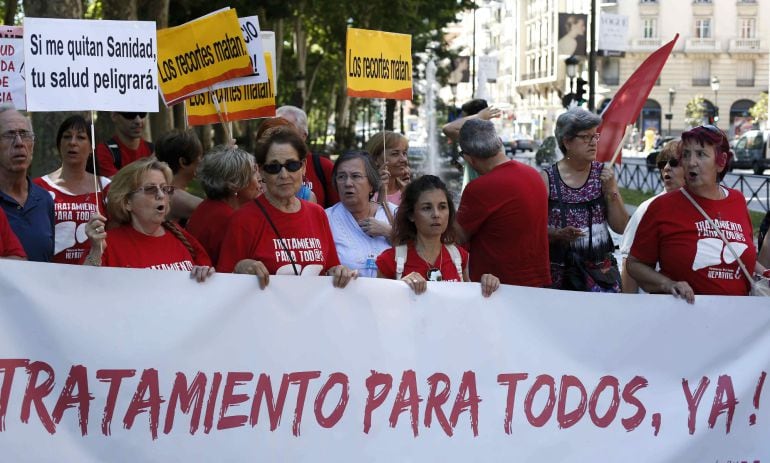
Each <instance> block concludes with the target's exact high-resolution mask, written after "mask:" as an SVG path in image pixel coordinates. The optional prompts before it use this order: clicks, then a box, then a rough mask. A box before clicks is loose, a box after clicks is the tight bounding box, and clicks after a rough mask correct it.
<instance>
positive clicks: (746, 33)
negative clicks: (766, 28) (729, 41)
mask: <svg viewBox="0 0 770 463" xmlns="http://www.w3.org/2000/svg"><path fill="white" fill-rule="evenodd" d="M738 21H739V22H738V24H739V30H738V36H739V37H740V38H742V39H754V38H756V37H757V20H756V18H740V19H739V20H738Z"/></svg>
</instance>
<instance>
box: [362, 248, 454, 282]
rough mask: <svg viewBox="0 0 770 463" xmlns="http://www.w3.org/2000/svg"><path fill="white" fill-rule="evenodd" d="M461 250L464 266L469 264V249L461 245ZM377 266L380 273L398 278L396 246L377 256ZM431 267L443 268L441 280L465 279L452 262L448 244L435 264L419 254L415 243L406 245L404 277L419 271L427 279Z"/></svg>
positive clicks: (386, 276)
mask: <svg viewBox="0 0 770 463" xmlns="http://www.w3.org/2000/svg"><path fill="white" fill-rule="evenodd" d="M457 250H458V251H460V258H461V260H462V268H466V267H467V266H468V251H466V250H465V249H463V248H461V247H459V246H458V247H457ZM377 268H378V269H379V271H380V274H381V275H382V276H384V277H385V278H390V279H394V278H396V248H389V249H386V250H384V251H382V253H381V254H380V255H379V257H377ZM431 268H437V269H439V270H441V281H463V276H462V275H458V274H457V267H455V263H454V262H452V255H451V254H449V251H447V249H446V246H444V247H443V249H442V250H441V252H440V253H439V255H438V257H436V261H435V262H433V265H428V263H427V262H425V259H423V258H422V257H420V255H419V254H417V250H416V249H415V247H414V243H409V244H407V247H406V261H405V262H404V272H403V273H402V274H401V276H402V277H404V276H406V275H409V274H410V273H412V272H417V273H419V274H420V275H422V276H423V277H425V278H426V279H427V278H428V270H430V269H431Z"/></svg>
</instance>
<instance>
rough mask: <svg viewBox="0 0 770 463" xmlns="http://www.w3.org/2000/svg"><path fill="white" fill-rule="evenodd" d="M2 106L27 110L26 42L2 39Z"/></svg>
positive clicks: (0, 77) (0, 81)
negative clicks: (8, 105)
mask: <svg viewBox="0 0 770 463" xmlns="http://www.w3.org/2000/svg"><path fill="white" fill-rule="evenodd" d="M0 104H11V105H13V107H14V108H16V109H19V110H25V109H27V99H26V97H25V95H24V41H23V40H22V39H20V38H0Z"/></svg>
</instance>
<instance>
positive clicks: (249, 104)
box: [184, 31, 278, 125]
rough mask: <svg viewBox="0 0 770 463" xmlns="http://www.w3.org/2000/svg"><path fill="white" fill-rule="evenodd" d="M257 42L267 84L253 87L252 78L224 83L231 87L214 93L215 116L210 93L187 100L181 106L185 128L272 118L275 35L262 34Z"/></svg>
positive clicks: (273, 112)
mask: <svg viewBox="0 0 770 463" xmlns="http://www.w3.org/2000/svg"><path fill="white" fill-rule="evenodd" d="M261 41H262V42H263V44H262V45H263V47H262V48H263V49H264V50H267V51H265V52H264V56H263V61H264V62H265V63H266V65H265V66H264V67H263V69H266V70H267V77H268V80H267V81H266V82H264V83H256V82H254V81H253V79H254V77H253V76H250V77H239V78H237V79H232V80H228V81H227V82H225V83H229V84H231V85H232V86H230V87H222V88H217V89H215V90H214V95H216V98H217V101H218V102H219V114H218V113H217V107H216V105H215V104H214V98H213V96H212V94H211V92H202V93H199V94H196V95H193V96H192V97H190V98H187V99H186V100H185V102H184V104H185V109H186V111H187V124H188V125H204V124H216V123H220V122H223V121H224V122H230V121H238V120H243V119H255V118H258V117H273V116H275V94H276V90H277V87H278V82H277V81H276V74H275V72H276V71H275V63H274V62H273V59H272V57H273V56H275V34H273V32H270V31H262V33H261Z"/></svg>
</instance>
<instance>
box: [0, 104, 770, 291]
mask: <svg viewBox="0 0 770 463" xmlns="http://www.w3.org/2000/svg"><path fill="white" fill-rule="evenodd" d="M483 106H484V107H483V108H479V109H480V110H479V111H475V113H473V114H464V117H462V118H460V119H458V120H456V121H454V122H452V123H450V124H448V125H447V126H446V127H445V130H444V131H445V133H447V135H448V136H450V137H452V139H453V141H454V142H456V143H457V145H458V146H459V147H460V149H461V151H460V156H462V158H463V160H464V162H465V164H466V165H467V166H468V168H469V170H470V171H471V172H473V174H474V175H475V176H476V175H477V177H476V178H474V179H473V180H472V181H470V182H469V183H468V184H467V186H466V187H465V188H464V190H463V193H462V197H461V199H460V203H459V206H458V208H457V209H455V205H454V203H453V200H452V195H451V194H450V193H449V191H448V190H447V187H446V185H445V184H444V182H442V181H441V179H439V178H438V177H435V176H433V175H423V176H415V175H414V173H413V172H412V169H411V167H410V166H409V158H408V152H409V143H408V140H407V139H406V137H404V136H403V135H401V134H399V133H395V132H389V131H384V132H379V133H377V134H375V135H374V136H372V137H371V139H370V140H368V143H367V144H366V150H365V151H353V152H348V153H345V154H342V155H340V156H339V157H338V158H337V160H336V163H332V161H331V160H329V159H328V158H325V157H322V156H319V155H317V154H314V153H312V152H310V150H309V149H308V147H307V145H306V139H307V135H308V130H307V116H306V115H305V113H304V112H303V111H302V110H301V109H300V108H296V107H293V106H285V107H281V108H279V109H278V110H277V116H276V117H275V118H270V119H267V120H265V121H263V122H262V124H261V126H260V128H259V131H258V134H257V143H256V149H255V152H254V153H253V154H252V153H248V152H246V151H244V150H242V149H240V148H238V147H237V146H230V145H227V146H216V147H214V148H212V149H211V150H209V152H207V153H204V150H203V146H202V144H201V142H200V140H199V139H198V137H197V136H196V135H195V133H194V132H193V131H191V130H174V131H171V132H169V133H166V134H162V135H161V136H159V137H158V138H157V139H156V140H155V141H156V143H155V144H154V145H153V144H152V143H149V142H147V141H146V140H144V139H142V131H143V128H144V124H145V118H146V116H147V114H146V113H113V114H112V121H113V122H114V125H115V135H114V136H113V137H112V138H110V139H109V140H108V141H106V142H103V143H99V144H98V145H97V149H96V166H94V165H93V162H92V160H91V155H90V154H91V145H92V140H91V123H90V122H89V121H87V120H86V119H84V118H83V117H81V116H72V117H69V118H67V119H66V120H64V121H63V122H62V123H61V125H60V127H59V130H58V132H57V135H56V144H57V149H58V152H59V155H60V157H61V167H60V168H59V169H57V170H56V171H54V172H51V173H48V174H46V175H44V176H42V177H40V178H36V179H31V178H30V177H29V174H28V170H29V167H30V164H31V161H32V152H33V147H34V143H35V134H34V131H33V128H32V126H31V123H30V120H29V119H28V118H27V117H26V116H25V115H23V114H22V113H20V112H18V111H16V110H14V109H10V108H0V206H1V207H0V257H4V258H15V259H29V260H33V261H40V262H56V263H63V264H75V265H81V264H82V265H92V266H111V267H129V268H149V269H167V270H183V271H187V272H189V273H190V276H191V278H194V279H196V280H197V281H200V282H203V281H205V280H206V279H207V278H209V277H211V276H212V275H213V274H214V273H215V269H216V272H220V273H241V274H250V275H254V276H256V277H257V280H258V284H259V286H260V287H261V288H265V287H266V286H267V285H268V284H269V281H270V276H271V275H296V276H302V277H313V276H319V275H327V276H330V277H332V278H331V282H332V284H333V285H334V286H336V287H346V286H348V285H349V284H350V283H351V281H353V280H355V279H356V278H359V277H362V278H363V277H379V278H388V279H397V280H401V281H403V282H404V283H405V284H406V285H408V287H409V288H411V289H412V290H413V291H414V292H415V293H416V294H422V293H424V292H425V291H427V290H430V289H432V288H440V285H437V286H431V288H428V282H435V281H443V282H476V283H479V285H480V287H481V293H482V295H483V296H485V297H489V296H491V295H492V294H493V293H494V292H495V290H497V289H498V288H499V286H500V284H508V285H521V286H532V287H540V288H553V289H563V290H573V291H590V292H621V291H623V292H637V291H639V288H641V290H644V291H647V292H650V293H668V294H672V295H674V296H675V297H680V298H683V299H686V300H687V301H688V302H691V303H692V302H694V300H695V296H696V295H699V294H704V295H705V294H722V295H747V294H749V291H750V289H751V282H750V281H749V279H750V278H754V277H755V276H761V275H765V277H766V276H767V269H766V267H767V266H768V265H770V262H769V261H770V246H768V243H767V241H768V238H767V237H765V236H760V240H759V243H758V244H759V247H762V245H763V244H764V249H763V250H762V251H761V252H759V251H758V248H757V246H756V245H755V242H754V233H753V229H752V224H751V221H750V219H749V214H748V210H747V208H746V203H745V200H744V199H743V196H742V195H741V194H740V193H739V192H737V191H735V190H731V189H729V188H726V187H724V186H723V185H721V180H722V179H723V177H724V175H725V174H726V173H727V171H728V170H729V166H730V161H731V159H732V157H733V153H732V152H731V150H730V147H729V144H728V142H727V137H726V136H725V134H724V132H722V131H721V130H720V129H718V128H717V127H714V126H700V127H695V128H693V129H691V130H689V131H686V132H684V133H683V134H682V137H681V140H678V141H672V142H670V143H669V144H667V145H666V146H665V148H664V149H663V151H662V152H661V154H660V155H659V156H658V160H657V161H658V167H659V169H660V175H661V179H662V181H663V184H664V189H665V191H664V192H663V193H661V194H660V195H658V196H656V197H654V198H651V199H650V200H648V201H647V202H645V203H644V204H642V205H641V206H640V207H639V208H638V209H637V210H636V212H635V213H634V215H633V216H632V217H631V218H630V220H629V216H628V214H627V212H626V208H625V205H624V202H623V198H622V197H621V194H620V190H619V188H618V184H617V181H616V179H615V175H614V170H613V169H612V167H611V166H608V165H606V164H603V163H600V162H598V161H597V160H596V153H597V146H598V143H600V142H601V138H600V135H601V134H600V133H599V132H597V127H598V126H599V125H600V123H601V119H600V118H599V117H598V116H597V115H595V114H592V113H590V112H588V111H585V110H582V109H579V108H572V109H569V110H568V111H566V112H564V113H563V114H562V115H560V116H559V118H558V119H557V121H556V129H555V138H556V142H557V143H558V146H559V148H560V150H561V152H562V153H563V154H564V157H563V159H561V160H560V161H558V162H557V163H555V164H553V165H551V166H547V167H546V168H545V169H543V170H542V171H541V172H538V171H537V170H536V169H535V168H533V167H530V166H527V165H524V164H522V163H520V162H518V161H516V160H511V159H508V157H507V156H506V154H505V150H504V147H503V144H502V141H501V140H500V137H499V136H498V135H497V133H496V131H495V127H494V125H493V124H492V122H490V121H489V119H491V118H493V117H497V116H499V111H497V110H496V109H494V108H488V107H486V105H483ZM468 112H469V113H471V111H470V110H469V111H468ZM196 177H197V179H198V181H199V183H200V185H201V186H202V188H203V190H204V192H205V195H206V197H205V198H200V197H198V196H195V195H193V194H191V193H189V192H188V191H187V186H188V185H189V184H190V183H191V182H192V181H193V179H194V178H196ZM610 230H612V231H614V232H615V233H618V234H623V241H622V244H621V255H622V256H623V262H621V265H619V264H618V262H616V260H615V257H614V250H615V247H614V244H613V241H612V238H611V235H610ZM741 266H743V267H744V268H747V269H749V272H751V273H753V276H752V275H749V274H748V273H747V272H741V270H740V267H741Z"/></svg>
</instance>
